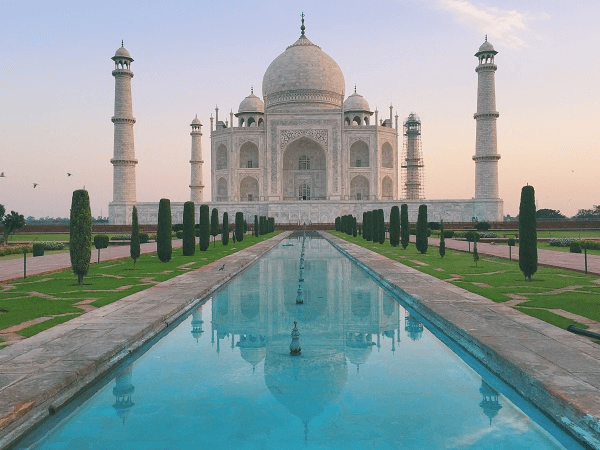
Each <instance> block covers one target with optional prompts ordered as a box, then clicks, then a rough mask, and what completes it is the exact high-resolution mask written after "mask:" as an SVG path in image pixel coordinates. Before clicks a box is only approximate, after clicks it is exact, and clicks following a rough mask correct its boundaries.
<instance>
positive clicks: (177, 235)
mask: <svg viewBox="0 0 600 450" xmlns="http://www.w3.org/2000/svg"><path fill="white" fill-rule="evenodd" d="M175 237H176V238H177V239H183V230H178V231H176V232H175ZM195 246H196V243H195V242H194V247H195Z"/></svg>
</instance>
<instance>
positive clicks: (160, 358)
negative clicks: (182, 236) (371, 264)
mask: <svg viewBox="0 0 600 450" xmlns="http://www.w3.org/2000/svg"><path fill="white" fill-rule="evenodd" d="M302 242H303V240H302V239H301V238H300V239H291V240H286V241H284V244H287V245H281V244H280V245H279V246H278V247H276V248H274V249H273V250H272V251H270V252H269V253H268V254H267V255H265V256H264V257H263V258H261V259H260V260H259V261H258V262H257V263H256V264H254V265H253V266H251V267H250V268H249V269H248V270H246V271H245V272H243V273H242V274H241V275H240V276H238V277H236V278H234V279H232V280H231V281H230V282H229V283H228V284H227V285H226V286H224V287H223V288H222V289H221V290H219V291H218V292H217V293H215V295H213V297H212V298H211V299H209V300H208V301H206V302H205V303H203V304H202V305H201V306H200V307H199V308H198V309H197V310H195V312H193V313H192V314H191V315H190V316H189V317H187V318H186V319H185V320H183V321H182V322H181V323H180V324H179V325H178V326H177V327H176V328H175V329H173V330H172V331H171V332H170V333H169V334H167V335H165V336H164V337H163V338H162V339H160V340H158V341H157V342H156V343H155V344H154V345H153V346H152V347H151V348H150V349H149V350H148V351H147V352H146V353H145V354H143V355H142V356H141V357H139V358H137V359H136V360H134V361H133V362H130V363H128V364H124V365H123V366H122V367H120V368H119V369H118V370H117V371H116V373H115V375H114V376H113V377H112V378H111V379H107V380H105V381H104V382H103V383H100V384H99V385H98V386H96V388H95V389H97V392H95V393H94V394H93V395H91V394H90V396H88V397H89V398H86V399H84V400H82V401H80V402H79V403H78V404H76V406H74V407H72V408H70V409H69V408H67V409H66V411H67V412H68V413H64V414H63V416H64V417H62V418H60V420H56V423H55V424H54V426H53V427H52V428H51V429H50V430H49V431H44V432H42V431H38V432H36V433H34V434H33V435H32V436H31V437H30V438H28V439H26V440H25V441H24V442H23V443H22V444H21V447H19V448H36V449H38V448H39V449H67V448H68V449H110V450H115V449H122V448H123V449H124V448H126V449H187V448H193V449H201V448H212V449H227V448H234V449H294V448H309V449H371V448H373V449H397V448H408V449H411V448H419V449H444V448H476V449H498V448H501V449H554V448H565V447H566V448H578V447H577V445H576V444H575V443H574V442H572V441H570V440H569V438H567V437H565V436H556V434H555V430H554V431H553V434H550V432H548V431H546V430H544V429H542V428H541V427H540V426H539V425H538V424H537V423H536V422H535V421H534V420H532V419H531V418H529V417H528V416H526V415H525V414H524V413H523V412H521V410H520V409H519V408H517V407H516V406H515V405H514V404H513V403H511V401H509V400H508V398H507V397H505V396H504V395H502V394H501V393H499V391H502V390H503V389H506V388H505V387H499V384H498V383H499V382H498V380H497V379H494V378H493V377H492V378H490V379H486V380H484V379H482V377H481V376H480V375H479V374H478V373H477V372H476V371H475V370H474V369H472V368H471V367H469V366H468V365H467V364H466V363H464V362H463V360H462V359H461V358H459V357H458V356H457V355H456V354H455V353H454V352H453V351H452V350H450V349H449V348H448V347H447V346H446V345H445V344H443V343H442V342H441V341H440V340H439V339H438V338H436V337H435V336H434V335H433V334H432V333H431V332H430V331H429V330H428V329H427V328H426V327H425V326H424V325H423V323H422V320H420V318H419V317H418V316H416V315H414V314H411V313H410V312H409V311H407V310H406V309H404V308H403V307H402V306H400V304H399V303H398V302H397V301H396V300H395V299H394V298H393V297H392V296H391V295H390V294H389V293H388V292H387V291H386V290H384V289H383V288H382V287H380V286H379V285H377V284H376V283H375V282H374V281H373V280H372V279H371V278H370V277H369V276H368V275H367V274H366V273H365V272H364V271H363V270H361V269H360V268H358V267H357V266H355V265H354V264H353V263H352V262H351V261H350V260H349V259H347V258H346V257H344V256H343V255H342V254H341V253H339V252H338V251H337V250H336V249H335V248H333V247H332V246H331V244H329V242H327V241H326V240H324V239H314V238H312V239H306V240H305V241H304V242H305V253H304V259H305V262H304V269H303V271H302V272H303V278H304V282H299V281H298V278H299V273H300V264H301V261H300V258H301V251H302ZM290 244H293V245H290ZM299 285H300V286H301V294H299V293H298V287H299ZM299 295H300V297H301V299H302V301H303V304H297V303H296V299H297V298H298V297H299ZM294 321H296V322H297V327H298V331H299V333H300V337H299V343H300V346H301V348H302V351H301V354H300V355H299V356H291V355H290V343H291V340H292V339H291V331H292V328H293V326H294ZM492 386H494V387H492ZM507 395H508V394H507ZM555 436H556V437H555ZM559 441H560V442H559Z"/></svg>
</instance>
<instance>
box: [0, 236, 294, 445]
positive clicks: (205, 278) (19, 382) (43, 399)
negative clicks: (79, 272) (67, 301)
mask: <svg viewBox="0 0 600 450" xmlns="http://www.w3.org/2000/svg"><path fill="white" fill-rule="evenodd" d="M289 234H290V232H283V233H281V234H279V235H277V236H274V237H272V238H271V239H268V240H266V241H263V242H259V243H258V244H255V245H254V246H252V247H249V248H247V249H245V250H241V251H239V252H236V253H233V254H231V255H228V256H226V257H224V258H221V259H220V260H218V261H214V262H212V263H210V264H207V265H205V266H202V267H200V268H198V269H195V270H193V271H190V272H187V273H185V274H182V275H179V276H177V277H175V278H172V279H170V280H167V281H165V282H162V283H159V284H157V285H155V286H153V287H151V288H149V289H146V290H144V291H141V292H138V293H136V294H133V295H130V296H128V297H125V298H123V299H121V300H118V301H116V302H114V303H111V304H110V305H107V306H105V307H103V308H98V309H97V310H94V311H91V312H89V313H85V314H83V315H81V316H79V317H77V318H75V319H73V320H71V321H69V322H66V323H64V324H61V325H57V326H56V327H53V328H51V329H49V330H46V331H43V332H41V333H39V334H37V335H35V336H33V337H31V338H28V339H25V340H23V341H20V342H17V343H15V344H13V345H11V346H10V347H8V348H5V349H4V350H3V351H2V352H0V448H1V449H4V448H6V447H8V446H10V445H12V444H14V443H16V441H17V440H18V439H20V438H21V437H22V436H23V435H24V434H26V433H27V432H28V431H29V430H31V429H32V428H34V427H35V426H36V425H37V424H39V423H40V422H41V421H43V420H44V419H46V418H47V417H48V416H49V415H50V414H54V413H55V412H56V411H57V410H58V409H59V408H61V407H62V406H63V405H65V404H66V403H67V402H68V401H70V400H72V399H73V398H74V397H75V396H77V395H78V394H79V393H81V392H82V391H83V390H84V389H85V388H87V387H88V386H89V385H91V384H92V383H94V382H96V381H98V380H99V379H100V378H101V377H102V376H104V375H105V374H107V373H108V372H109V371H110V370H112V369H113V368H115V367H116V366H117V365H119V364H120V363H121V362H123V361H124V360H125V359H126V358H127V357H128V356H130V355H131V354H133V353H134V352H135V351H136V350H138V349H139V348H140V347H142V346H143V345H145V344H146V343H147V342H149V341H150V340H151V339H153V338H154V337H155V336H156V335H157V334H158V333H160V332H161V331H163V330H165V329H167V328H168V327H169V326H170V325H172V324H173V323H174V322H176V321H178V320H179V319H181V318H182V317H183V316H184V315H185V314H186V313H188V312H189V311H190V310H191V309H192V308H194V307H195V306H197V305H198V304H200V303H201V302H202V301H203V300H205V299H206V298H207V297H208V296H210V295H211V294H212V293H213V292H214V291H216V290H217V289H218V288H219V287H221V286H222V285H223V284H225V283H226V282H227V281H229V280H230V279H231V278H232V277H234V276H236V275H237V274H238V273H240V272H241V271H243V270H245V269H246V268H248V267H249V266H251V265H252V264H253V263H255V262H256V261H257V260H258V259H259V258H260V257H261V256H262V255H263V254H265V253H266V252H267V251H269V250H270V249H271V248H273V247H274V246H276V245H277V244H279V243H280V242H281V241H282V240H283V239H285V238H286V237H287V236H288V235H289ZM223 263H225V265H226V267H227V269H229V267H232V268H233V270H226V271H223V272H221V271H220V270H219V268H220V267H221V266H222V265H223ZM144 314H146V317H144ZM94 350H96V351H97V353H96V352H94Z"/></svg>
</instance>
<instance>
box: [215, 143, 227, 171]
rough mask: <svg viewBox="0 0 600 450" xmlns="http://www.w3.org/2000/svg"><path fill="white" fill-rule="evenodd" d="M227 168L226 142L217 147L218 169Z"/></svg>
mask: <svg viewBox="0 0 600 450" xmlns="http://www.w3.org/2000/svg"><path fill="white" fill-rule="evenodd" d="M224 169H227V147H225V144H221V145H219V147H218V148H217V170H224Z"/></svg>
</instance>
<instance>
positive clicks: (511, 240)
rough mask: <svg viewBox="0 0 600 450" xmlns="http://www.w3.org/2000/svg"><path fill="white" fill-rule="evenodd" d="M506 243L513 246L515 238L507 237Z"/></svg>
mask: <svg viewBox="0 0 600 450" xmlns="http://www.w3.org/2000/svg"><path fill="white" fill-rule="evenodd" d="M506 243H507V244H508V246H509V247H514V246H515V244H516V241H515V238H508V241H507V242H506Z"/></svg>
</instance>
